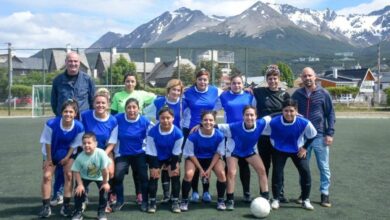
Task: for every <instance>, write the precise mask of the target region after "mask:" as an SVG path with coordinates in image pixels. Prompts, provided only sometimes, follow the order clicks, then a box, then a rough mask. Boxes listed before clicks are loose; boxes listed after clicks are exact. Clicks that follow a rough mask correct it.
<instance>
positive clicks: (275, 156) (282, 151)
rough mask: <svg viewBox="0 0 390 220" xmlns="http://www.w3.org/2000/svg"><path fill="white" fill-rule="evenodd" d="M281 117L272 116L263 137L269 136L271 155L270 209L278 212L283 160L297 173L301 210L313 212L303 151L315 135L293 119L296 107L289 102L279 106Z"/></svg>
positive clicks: (311, 128) (309, 125) (303, 122)
mask: <svg viewBox="0 0 390 220" xmlns="http://www.w3.org/2000/svg"><path fill="white" fill-rule="evenodd" d="M282 111H283V115H279V116H275V117H274V118H272V120H271V121H270V123H269V125H268V126H267V129H266V130H267V133H269V134H270V139H271V144H272V145H273V148H274V151H273V153H272V164H273V170H272V194H273V197H274V199H273V201H272V203H271V207H272V208H273V209H278V208H279V206H280V205H279V198H280V192H281V189H282V186H283V169H284V166H285V165H286V160H287V159H288V158H291V159H292V161H293V163H294V165H295V167H296V168H297V169H298V172H299V177H300V185H301V198H302V207H303V208H304V209H307V210H313V209H314V207H313V206H312V205H311V204H310V200H309V195H310V188H311V176H310V166H309V161H308V160H307V158H306V148H307V146H308V145H309V144H310V143H311V142H312V140H313V139H314V137H315V136H316V135H317V131H316V129H315V128H314V126H313V124H312V123H311V122H310V121H309V120H307V119H305V118H303V117H301V116H297V114H298V113H297V111H298V104H297V102H296V101H295V100H293V99H287V100H285V101H284V102H283V110H282Z"/></svg>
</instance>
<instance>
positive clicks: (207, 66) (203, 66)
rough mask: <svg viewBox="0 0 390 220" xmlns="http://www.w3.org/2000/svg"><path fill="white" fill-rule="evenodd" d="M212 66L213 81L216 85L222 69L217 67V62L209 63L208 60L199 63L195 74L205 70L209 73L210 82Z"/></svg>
mask: <svg viewBox="0 0 390 220" xmlns="http://www.w3.org/2000/svg"><path fill="white" fill-rule="evenodd" d="M212 64H213V65H214V71H215V80H216V82H214V83H218V82H219V80H220V79H221V76H222V68H221V67H220V66H219V65H218V62H215V61H214V62H211V61H208V60H203V61H200V63H199V64H198V66H197V67H196V70H195V73H197V72H199V71H200V70H201V69H206V70H207V71H208V72H209V73H210V81H211V79H212V74H213V73H212Z"/></svg>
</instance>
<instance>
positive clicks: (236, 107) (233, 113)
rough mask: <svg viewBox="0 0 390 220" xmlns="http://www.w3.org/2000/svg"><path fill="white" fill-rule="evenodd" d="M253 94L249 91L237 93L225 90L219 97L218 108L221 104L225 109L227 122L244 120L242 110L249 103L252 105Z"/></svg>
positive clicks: (217, 108)
mask: <svg viewBox="0 0 390 220" xmlns="http://www.w3.org/2000/svg"><path fill="white" fill-rule="evenodd" d="M252 103H253V95H252V94H250V93H249V92H247V91H243V92H241V93H238V94H235V93H233V92H232V91H225V92H223V93H222V94H221V96H220V97H219V102H218V103H217V106H216V110H219V109H220V108H219V105H220V106H221V107H222V108H223V109H224V110H225V122H226V123H233V122H238V121H242V111H243V110H244V107H245V106H247V105H252Z"/></svg>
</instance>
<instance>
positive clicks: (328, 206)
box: [321, 203, 332, 208]
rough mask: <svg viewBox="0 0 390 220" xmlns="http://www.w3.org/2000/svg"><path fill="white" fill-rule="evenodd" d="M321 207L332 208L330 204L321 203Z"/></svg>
mask: <svg viewBox="0 0 390 220" xmlns="http://www.w3.org/2000/svg"><path fill="white" fill-rule="evenodd" d="M321 206H322V207H325V208H330V207H332V204H330V203H321Z"/></svg>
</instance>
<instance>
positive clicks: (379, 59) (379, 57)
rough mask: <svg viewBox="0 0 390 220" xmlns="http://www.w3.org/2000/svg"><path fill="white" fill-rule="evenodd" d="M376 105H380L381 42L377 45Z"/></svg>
mask: <svg viewBox="0 0 390 220" xmlns="http://www.w3.org/2000/svg"><path fill="white" fill-rule="evenodd" d="M377 92H378V104H381V42H380V41H379V43H378V87H377Z"/></svg>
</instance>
